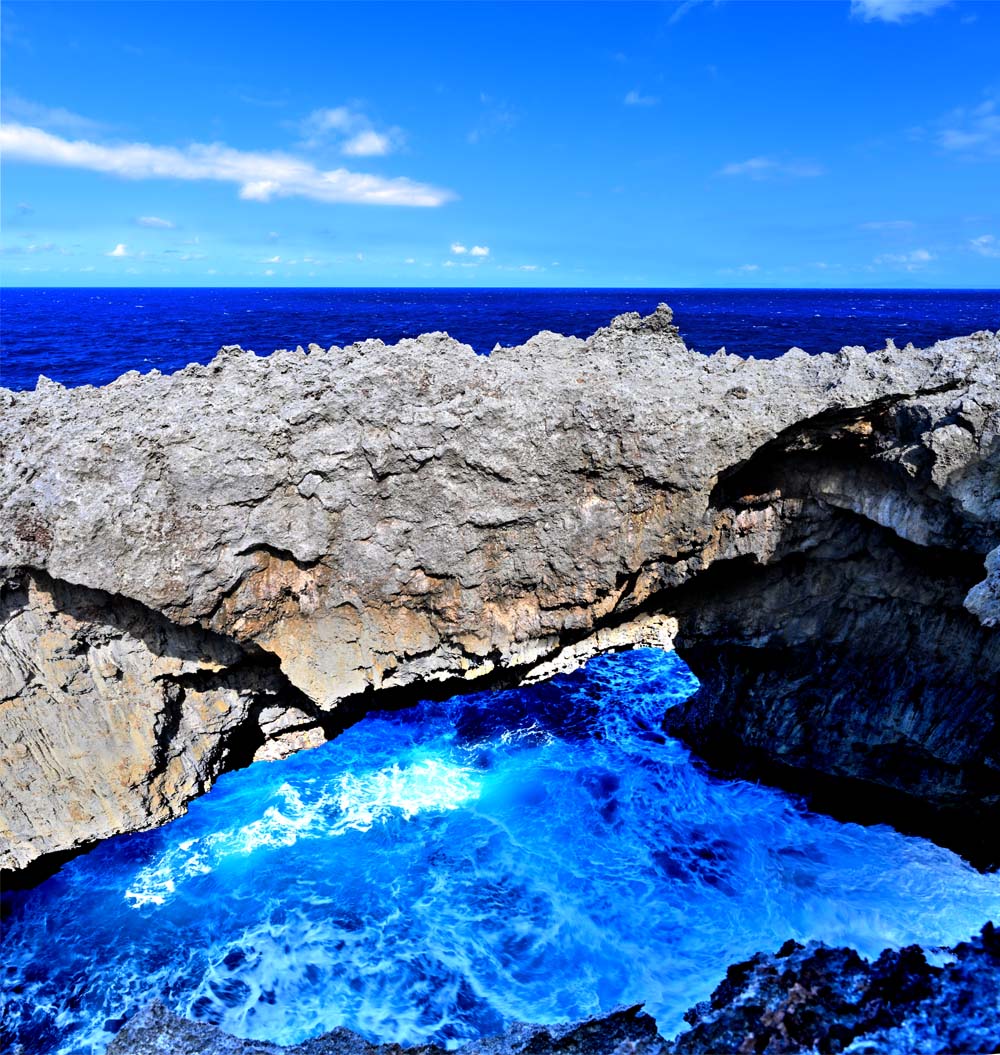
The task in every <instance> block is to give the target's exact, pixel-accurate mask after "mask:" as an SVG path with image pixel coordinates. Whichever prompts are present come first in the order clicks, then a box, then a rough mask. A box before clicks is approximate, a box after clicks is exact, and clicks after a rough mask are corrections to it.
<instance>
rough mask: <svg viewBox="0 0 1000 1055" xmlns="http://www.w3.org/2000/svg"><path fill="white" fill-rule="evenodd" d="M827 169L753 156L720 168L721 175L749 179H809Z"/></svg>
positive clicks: (820, 174)
mask: <svg viewBox="0 0 1000 1055" xmlns="http://www.w3.org/2000/svg"><path fill="white" fill-rule="evenodd" d="M824 172H826V169H824V168H823V166H822V165H815V164H813V163H811V162H805V161H778V160H776V159H775V158H768V157H753V158H747V160H746V161H732V162H730V163H729V164H728V165H724V166H723V167H722V168H721V169H720V170H719V175H720V176H746V177H747V178H748V179H753V180H765V179H809V178H811V177H813V176H822V175H823V174H824Z"/></svg>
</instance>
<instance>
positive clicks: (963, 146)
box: [938, 99, 1000, 157]
mask: <svg viewBox="0 0 1000 1055" xmlns="http://www.w3.org/2000/svg"><path fill="white" fill-rule="evenodd" d="M942 126H943V127H942V128H941V130H940V131H939V132H938V145H939V146H941V147H943V148H944V149H945V150H948V151H952V152H953V153H959V154H965V155H969V156H977V155H978V156H982V157H1000V108H998V106H997V100H996V99H985V100H984V101H983V102H981V103H979V104H978V105H977V106H972V107H960V108H959V109H957V110H953V111H952V112H951V113H950V114H949V115H948V116H947V117H946V118H945V119H944V121H943V122H942Z"/></svg>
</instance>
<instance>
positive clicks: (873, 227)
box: [858, 220, 915, 231]
mask: <svg viewBox="0 0 1000 1055" xmlns="http://www.w3.org/2000/svg"><path fill="white" fill-rule="evenodd" d="M914 226H915V224H914V223H913V221H912V220H872V221H870V222H869V223H859V224H858V228H859V229H860V230H862V231H910V230H912V229H913V227H914Z"/></svg>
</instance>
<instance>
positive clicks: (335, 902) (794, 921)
mask: <svg viewBox="0 0 1000 1055" xmlns="http://www.w3.org/2000/svg"><path fill="white" fill-rule="evenodd" d="M696 684H697V683H696V681H695V679H694V678H693V676H692V675H691V673H690V671H688V669H687V668H686V667H685V666H684V664H683V663H682V661H681V660H680V659H679V658H678V657H677V656H675V655H673V654H672V653H665V652H662V651H656V650H640V651H637V652H632V653H626V654H621V655H611V656H604V657H600V658H597V659H594V660H592V661H591V662H590V663H589V665H588V666H587V668H586V669H585V670H583V671H579V672H577V673H575V674H572V675H568V676H562V677H558V678H555V679H553V680H552V681H551V682H548V683H545V684H542V685H538V686H535V687H532V688H525V689H519V690H513V691H506V692H500V691H494V692H486V693H479V694H475V695H469V696H464V697H458V698H455V699H451V700H448V701H446V702H441V703H429V702H425V703H421V704H419V705H417V706H416V707H414V708H412V709H409V710H402V711H395V712H381V713H379V712H376V713H372V714H369V715H368V716H366V717H365V718H364V719H362V720H361V721H360V722H359V723H358V724H356V725H355V726H353V727H352V728H350V729H349V730H348V731H347V732H345V733H344V734H343V735H341V736H340V737H339V738H337V739H336V740H334V741H332V742H330V743H328V744H326V745H325V746H323V747H320V748H318V749H316V750H313V751H306V752H302V753H300V754H298V755H295V756H293V757H292V758H289V759H287V760H285V761H283V762H275V763H266V762H265V763H257V764H255V765H252V766H250V767H249V768H247V769H244V770H241V771H239V772H235V773H230V774H227V775H225V776H223V777H222V778H221V779H220V780H219V781H218V783H217V784H216V786H215V788H214V789H213V790H212V791H210V792H209V793H208V794H207V795H205V796H203V797H202V798H200V799H198V800H197V801H195V802H194V803H193V804H192V806H191V809H190V811H189V813H188V814H187V815H186V816H184V817H182V818H180V819H179V820H176V821H174V822H173V823H171V824H168V825H167V826H165V827H163V828H160V829H158V830H156V831H151V832H144V833H140V834H136V835H130V836H123V837H119V838H115V839H110V840H108V841H106V842H104V843H101V844H100V845H99V846H98V847H97V848H96V849H94V850H93V851H91V852H90V853H88V854H86V855H85V856H82V857H78V858H76V859H75V860H73V861H72V862H70V863H69V864H67V865H65V866H64V867H63V868H62V870H61V871H60V872H59V873H58V874H57V875H55V876H54V877H52V878H51V879H49V880H47V881H46V882H45V883H43V884H42V885H41V886H38V887H36V888H35V889H34V890H32V891H29V892H25V893H20V894H14V895H8V896H7V905H6V908H7V909H8V910H9V913H10V914H9V916H8V918H7V920H6V924H5V927H4V934H3V939H2V949H0V951H2V962H3V963H4V965H5V972H4V973H3V975H2V977H0V1048H2V1049H3V1050H5V1051H11V1050H13V1049H14V1048H15V1046H16V1045H17V1044H18V1043H21V1044H23V1045H24V1050H25V1051H26V1052H29V1053H41V1052H46V1053H50V1052H51V1053H59V1055H69V1053H73V1055H79V1053H88V1055H96V1053H99V1052H102V1051H103V1050H104V1048H105V1046H106V1044H107V1043H108V1041H109V1040H110V1038H111V1036H112V1035H113V1034H114V1032H115V1031H116V1030H117V1029H118V1028H120V1026H121V1025H122V1023H123V1021H124V1020H125V1019H126V1018H127V1016H129V1015H131V1014H133V1013H134V1012H135V1011H136V1010H137V1009H138V1008H140V1007H142V1006H143V1005H144V1004H146V1003H147V1002H148V1001H149V1000H151V999H152V998H154V997H159V998H161V999H162V1000H163V1001H164V1002H165V1003H166V1004H167V1005H169V1006H170V1007H172V1008H173V1009H175V1010H176V1011H179V1012H182V1013H183V1014H185V1015H189V1016H191V1017H194V1018H196V1019H201V1020H204V1021H208V1022H214V1023H218V1024H219V1025H221V1026H222V1027H223V1028H224V1029H225V1030H227V1031H229V1032H231V1033H235V1034H238V1035H240V1036H245V1037H255V1038H267V1039H270V1040H275V1041H279V1042H284V1043H289V1042H295V1041H299V1040H302V1039H305V1038H307V1037H310V1036H314V1035H316V1034H318V1033H320V1032H323V1031H325V1030H328V1029H331V1028H333V1027H334V1026H337V1025H341V1024H342V1025H346V1026H349V1027H351V1028H352V1029H355V1030H357V1031H359V1032H360V1033H362V1034H364V1035H366V1036H368V1037H370V1038H381V1039H384V1040H396V1041H399V1042H402V1043H407V1044H415V1043H419V1042H422V1041H428V1040H433V1041H437V1042H440V1043H444V1044H448V1045H452V1046H453V1045H455V1044H457V1043H458V1042H460V1041H462V1040H463V1039H467V1038H472V1037H477V1036H481V1035H484V1034H490V1033H495V1032H497V1031H499V1030H501V1029H502V1028H503V1027H504V1026H505V1025H506V1024H508V1023H510V1022H511V1021H512V1020H522V1021H529V1022H552V1021H558V1020H565V1019H574V1018H579V1017H581V1016H586V1015H593V1014H595V1013H598V1012H601V1011H608V1010H610V1009H611V1008H613V1007H614V1006H615V1005H616V1004H618V1003H620V1002H623V1001H627V1002H629V1003H635V1002H637V1001H645V1002H646V1007H647V1010H648V1011H650V1012H651V1013H652V1014H653V1015H655V1016H656V1019H657V1021H658V1023H659V1025H660V1028H661V1030H662V1031H663V1032H664V1033H665V1034H667V1035H668V1036H669V1035H671V1034H673V1033H675V1032H676V1031H677V1030H679V1029H680V1028H681V1027H682V1026H683V1022H682V1020H681V1014H682V1012H683V1011H684V1010H685V1009H687V1008H688V1007H690V1006H691V1005H692V1004H694V1003H695V1002H696V1001H698V1000H701V999H704V998H705V997H707V996H708V995H709V994H710V992H711V991H712V989H713V988H714V987H715V986H716V985H717V984H718V982H719V981H720V980H721V979H722V977H723V975H724V973H725V970H726V967H727V965H729V964H731V963H733V962H736V961H739V960H743V959H745V958H747V957H748V956H750V955H751V954H753V953H754V952H756V951H758V950H772V951H773V950H777V949H778V948H779V947H780V946H781V944H782V943H783V942H785V941H786V940H787V939H788V938H796V939H798V940H800V941H806V940H808V939H811V938H818V939H822V940H824V941H826V942H829V943H832V944H835V945H841V944H846V945H852V946H854V947H855V948H857V949H858V950H860V951H861V952H862V953H863V954H864V955H866V956H874V955H876V954H877V953H878V952H880V951H881V950H882V949H883V948H884V947H886V946H902V945H906V944H910V943H913V942H919V943H923V944H925V945H928V946H932V947H933V946H938V945H941V944H952V943H954V942H956V941H958V940H960V939H963V938H966V937H968V936H969V935H970V934H972V933H973V932H974V931H977V930H978V929H979V927H980V926H981V925H982V923H983V921H984V920H986V919H988V918H991V917H992V918H994V919H995V918H997V913H998V911H1000V874H994V875H982V874H979V873H978V872H976V871H975V870H974V869H972V868H971V867H969V866H968V865H967V864H965V863H964V862H963V861H962V860H961V859H960V858H959V857H957V856H956V855H955V854H953V853H951V852H950V851H948V850H944V849H942V848H940V847H938V846H935V845H933V844H932V843H929V842H927V841H925V840H922V839H918V838H913V837H907V836H903V835H900V834H899V833H897V832H895V831H893V830H892V829H890V828H887V827H870V828H864V827H860V826H858V825H855V824H842V823H839V822H837V821H835V820H832V819H831V818H829V817H825V816H818V815H816V814H812V813H809V812H808V811H807V810H806V809H805V808H804V807H803V806H802V805H801V804H800V803H799V802H798V801H797V800H796V799H794V798H792V797H791V796H788V795H785V794H783V793H781V792H779V791H775V790H772V789H769V788H764V787H759V786H756V785H753V784H749V783H745V782H726V781H722V780H718V779H715V778H713V777H711V776H708V775H707V774H706V773H705V771H704V770H703V769H702V768H701V767H699V766H698V765H696V764H694V763H693V762H692V759H691V758H690V756H689V754H688V752H687V751H686V750H685V749H684V747H682V746H681V745H680V744H679V743H678V742H676V741H674V740H670V739H667V738H665V737H664V736H663V735H662V734H661V732H660V731H659V730H660V720H661V718H662V715H663V713H664V710H665V709H666V708H667V707H668V706H670V705H671V704H673V703H676V702H678V701H679V700H681V699H683V698H685V697H686V696H687V695H688V694H689V693H690V692H691V691H693V689H694V688H695V687H696ZM887 1055H892V1053H887ZM899 1055H904V1053H899Z"/></svg>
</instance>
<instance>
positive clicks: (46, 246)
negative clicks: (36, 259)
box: [0, 242, 66, 256]
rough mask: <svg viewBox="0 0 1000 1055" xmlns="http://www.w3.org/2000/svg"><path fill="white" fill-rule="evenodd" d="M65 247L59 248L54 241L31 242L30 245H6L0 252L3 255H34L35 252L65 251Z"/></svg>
mask: <svg viewBox="0 0 1000 1055" xmlns="http://www.w3.org/2000/svg"><path fill="white" fill-rule="evenodd" d="M65 252H66V250H65V249H61V248H60V247H59V246H57V245H56V244H55V243H54V242H39V243H32V244H31V245H6V246H4V247H3V248H2V249H0V253H3V254H4V256H24V255H30V256H34V254H35V253H65Z"/></svg>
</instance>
